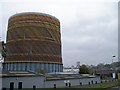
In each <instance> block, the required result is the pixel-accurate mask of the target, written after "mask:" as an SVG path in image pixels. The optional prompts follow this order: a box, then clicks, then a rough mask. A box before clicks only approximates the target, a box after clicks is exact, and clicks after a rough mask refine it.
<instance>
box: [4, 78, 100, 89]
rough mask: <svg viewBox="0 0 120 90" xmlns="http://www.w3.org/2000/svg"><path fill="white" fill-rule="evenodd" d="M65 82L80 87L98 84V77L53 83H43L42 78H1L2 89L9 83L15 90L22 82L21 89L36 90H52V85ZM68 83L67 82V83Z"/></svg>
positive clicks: (59, 84)
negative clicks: (81, 85)
mask: <svg viewBox="0 0 120 90" xmlns="http://www.w3.org/2000/svg"><path fill="white" fill-rule="evenodd" d="M65 81H67V83H71V86H72V85H80V82H82V84H89V82H91V81H93V83H95V82H96V81H97V82H98V83H99V82H100V77H95V78H82V79H69V80H54V81H45V83H44V77H43V76H41V77H9V78H8V77H4V78H3V88H10V82H14V86H15V88H18V82H23V88H33V85H35V86H36V88H44V87H45V88H50V87H51V88H53V87H54V84H56V86H57V87H59V86H65ZM68 81H69V82H68Z"/></svg>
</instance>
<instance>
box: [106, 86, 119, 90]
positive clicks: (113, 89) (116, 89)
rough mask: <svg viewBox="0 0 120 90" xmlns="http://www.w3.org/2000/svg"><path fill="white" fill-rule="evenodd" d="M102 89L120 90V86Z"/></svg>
mask: <svg viewBox="0 0 120 90" xmlns="http://www.w3.org/2000/svg"><path fill="white" fill-rule="evenodd" d="M104 90H120V86H116V87H112V88H108V89H104Z"/></svg>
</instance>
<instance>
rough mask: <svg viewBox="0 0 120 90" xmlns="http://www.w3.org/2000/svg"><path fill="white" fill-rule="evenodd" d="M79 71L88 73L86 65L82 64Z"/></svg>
mask: <svg viewBox="0 0 120 90" xmlns="http://www.w3.org/2000/svg"><path fill="white" fill-rule="evenodd" d="M79 73H80V74H89V68H88V67H87V66H86V65H84V64H83V65H82V66H80V68H79Z"/></svg>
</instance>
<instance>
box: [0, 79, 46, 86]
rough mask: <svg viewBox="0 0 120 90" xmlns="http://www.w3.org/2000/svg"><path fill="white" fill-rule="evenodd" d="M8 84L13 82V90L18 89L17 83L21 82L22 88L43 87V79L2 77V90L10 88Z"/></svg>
mask: <svg viewBox="0 0 120 90" xmlns="http://www.w3.org/2000/svg"><path fill="white" fill-rule="evenodd" d="M10 82H14V88H18V83H19V82H22V85H23V88H33V85H35V86H36V88H43V87H44V77H9V78H8V77H4V78H3V82H2V87H3V88H10Z"/></svg>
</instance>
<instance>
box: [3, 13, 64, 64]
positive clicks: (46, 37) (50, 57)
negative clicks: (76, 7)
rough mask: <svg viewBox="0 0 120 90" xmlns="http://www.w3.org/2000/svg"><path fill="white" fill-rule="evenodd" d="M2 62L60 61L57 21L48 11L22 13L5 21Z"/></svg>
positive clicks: (59, 37) (60, 62)
mask: <svg viewBox="0 0 120 90" xmlns="http://www.w3.org/2000/svg"><path fill="white" fill-rule="evenodd" d="M6 48H7V56H6V58H5V62H7V63H9V62H49V63H59V64H62V57H61V34H60V22H59V20H58V19H56V18H55V17H53V16H51V15H47V14H41V13H22V14H17V15H14V16H12V17H11V18H10V19H9V22H8V31H7V42H6Z"/></svg>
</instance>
